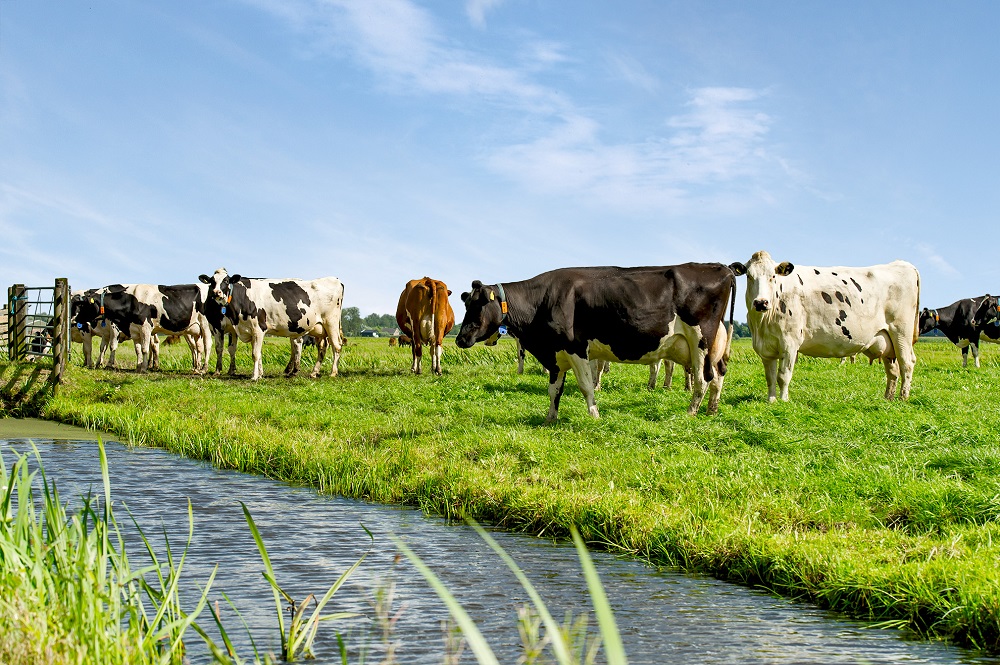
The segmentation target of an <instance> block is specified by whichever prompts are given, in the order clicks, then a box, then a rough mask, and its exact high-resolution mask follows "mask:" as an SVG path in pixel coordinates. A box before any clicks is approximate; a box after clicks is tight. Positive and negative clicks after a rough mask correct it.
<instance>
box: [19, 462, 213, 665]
mask: <svg viewBox="0 0 1000 665" xmlns="http://www.w3.org/2000/svg"><path fill="white" fill-rule="evenodd" d="M100 451H101V457H100V458H101V469H102V474H103V479H104V495H103V497H102V498H103V501H99V500H97V499H95V498H93V497H90V498H87V499H86V500H85V501H84V502H83V505H82V506H81V507H80V508H79V509H78V510H77V511H75V512H67V510H66V508H65V507H64V506H63V504H62V502H61V500H60V497H59V493H58V491H57V489H56V486H55V484H54V483H50V482H49V480H48V479H47V478H46V477H45V472H44V469H43V468H42V466H41V459H40V457H39V455H38V451H37V449H36V450H35V455H34V458H35V461H36V465H37V468H36V470H31V469H30V468H29V457H28V456H27V455H20V456H18V457H17V458H16V459H15V460H14V462H13V464H12V465H11V467H10V469H11V471H10V473H9V474H8V472H7V465H6V463H5V461H6V460H3V459H0V485H2V487H3V493H2V494H0V662H2V663H4V664H5V665H21V664H24V665H34V664H36V663H51V664H62V663H67V664H68V663H106V664H109V665H114V664H119V663H121V664H126V663H139V664H146V663H149V664H154V663H155V664H158V665H165V664H175V663H176V664H177V665H180V664H182V663H184V662H185V652H186V643H185V641H184V635H185V633H186V631H187V629H188V628H189V627H190V626H191V625H192V624H193V622H194V620H195V619H196V618H197V616H198V615H199V613H200V612H201V611H202V609H203V608H204V607H205V603H206V597H207V593H208V591H209V589H210V588H211V585H212V581H213V579H214V572H213V574H212V576H211V577H210V578H209V580H208V581H207V582H206V584H205V586H204V589H203V593H202V595H201V597H200V598H199V599H198V601H197V602H196V604H195V607H194V608H193V609H192V610H190V611H186V610H184V609H183V608H182V606H181V603H180V599H179V595H178V588H179V586H178V585H179V580H180V577H181V572H182V570H183V566H184V555H181V557H180V558H179V559H174V555H173V553H172V551H171V548H170V545H169V542H168V543H167V545H166V556H167V558H168V560H167V561H166V562H161V561H160V560H159V559H158V558H157V557H156V555H155V553H154V552H153V550H152V548H150V547H149V542H148V540H146V538H145V535H144V534H143V536H142V538H143V542H144V543H145V544H146V547H147V551H148V552H149V554H150V555H151V557H152V558H151V565H149V566H146V567H143V568H136V567H134V565H133V564H132V562H131V561H130V559H129V557H128V555H127V554H126V552H125V547H124V543H123V540H122V535H121V531H120V530H119V528H118V521H117V519H116V517H115V514H114V511H113V509H112V504H111V491H110V480H109V477H108V466H107V458H106V457H105V456H104V447H103V445H102V446H101V447H100ZM0 456H2V453H0ZM36 477H37V479H38V482H37V483H36ZM39 484H40V490H41V496H39V495H38V489H37V487H38V485H39ZM190 518H191V515H190V512H189V524H193V520H191V519H190ZM188 543H190V539H189V540H188ZM185 554H186V548H185Z"/></svg>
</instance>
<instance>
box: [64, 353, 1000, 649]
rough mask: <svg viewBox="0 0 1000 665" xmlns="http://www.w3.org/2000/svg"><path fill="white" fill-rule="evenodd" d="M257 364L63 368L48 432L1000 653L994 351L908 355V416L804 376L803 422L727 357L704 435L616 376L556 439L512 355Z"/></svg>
mask: <svg viewBox="0 0 1000 665" xmlns="http://www.w3.org/2000/svg"><path fill="white" fill-rule="evenodd" d="M128 350H129V349H123V352H122V353H121V354H120V358H121V359H125V360H129V356H130V355H131V354H130V353H125V352H124V351H128ZM244 350H245V347H244ZM266 350H267V353H266V354H265V371H266V372H267V375H268V377H267V378H265V379H264V380H262V381H260V382H258V383H256V384H251V383H250V382H249V381H248V380H246V378H245V376H244V377H243V378H239V379H235V380H234V379H228V378H219V379H216V378H198V377H192V376H190V375H188V374H186V373H185V372H186V369H187V367H189V360H188V357H187V353H188V352H187V349H186V348H180V347H178V346H174V347H169V348H168V347H165V348H164V350H163V353H164V355H165V359H164V363H163V364H164V368H165V371H164V372H161V373H157V374H150V375H147V376H136V375H134V374H132V373H129V372H109V371H87V370H85V369H82V368H80V367H77V366H74V367H72V368H71V369H70V370H69V372H68V378H67V384H66V385H65V386H64V387H63V388H62V389H61V390H60V393H59V395H58V396H57V397H56V398H55V399H54V400H52V401H51V402H50V403H49V404H48V406H47V407H46V411H45V416H46V417H48V418H52V419H56V420H60V421H63V422H68V423H73V424H78V425H85V426H88V427H93V428H98V429H103V430H107V431H110V432H114V433H116V434H118V435H119V436H121V437H122V438H123V439H124V440H127V441H130V442H133V443H137V444H146V445H160V446H164V447H167V448H170V449H172V450H175V451H177V452H181V453H183V454H185V455H188V456H192V457H196V458H201V459H206V460H211V461H212V462H213V463H215V464H217V465H219V466H223V467H227V468H236V469H242V470H245V471H249V472H252V473H258V474H264V475H267V476H270V477H273V478H281V479H285V480H290V481H293V482H299V483H304V484H310V485H313V486H315V487H317V488H319V489H320V490H322V491H325V492H331V493H340V494H345V495H348V496H355V497H363V498H367V499H371V500H375V501H379V502H386V503H409V504H416V505H419V506H421V507H423V508H424V509H425V510H428V511H432V512H437V513H443V514H450V515H455V514H465V515H471V516H475V517H477V518H479V519H486V520H491V521H493V522H496V523H499V524H501V525H504V526H506V527H508V528H511V529H517V530H524V531H529V532H534V533H545V534H550V535H551V534H556V535H566V534H568V533H569V527H570V525H571V524H575V525H577V526H578V528H579V529H580V531H581V533H582V534H583V536H584V538H586V539H587V540H588V541H591V542H593V543H597V544H600V545H601V546H604V547H606V548H608V549H611V550H615V551H623V552H627V553H630V554H633V555H635V556H638V557H643V558H646V559H649V560H650V561H653V562H655V563H659V564H667V565H676V566H680V567H682V568H684V569H686V570H695V571H701V572H708V573H711V574H713V575H716V576H718V577H721V578H725V579H730V580H734V581H738V582H741V583H744V584H749V585H761V586H764V587H766V588H768V589H772V590H774V591H776V592H778V593H781V594H785V595H788V596H792V597H796V598H802V599H806V600H810V601H812V602H815V603H817V604H819V605H821V606H824V607H830V608H834V609H837V610H841V611H844V612H847V613H849V614H851V615H854V616H857V617H861V618H866V619H874V620H877V621H883V622H887V623H888V624H890V625H899V626H903V627H908V628H910V629H912V630H914V631H916V632H918V633H920V634H924V635H934V636H946V637H950V638H953V639H955V640H956V641H958V642H960V643H963V644H967V645H971V646H978V647H983V648H987V649H991V650H997V649H998V648H1000V568H998V564H997V561H998V560H1000V528H998V525H997V517H998V515H1000V446H998V443H1000V416H998V413H997V404H998V403H1000V399H998V397H1000V362H998V356H1000V354H998V353H997V350H996V348H995V347H989V348H987V349H986V350H985V352H984V354H983V355H984V359H983V367H982V368H981V369H979V370H975V369H962V368H961V360H960V356H959V354H958V352H957V351H955V349H954V348H953V347H951V346H950V345H949V344H947V343H940V342H921V343H920V344H919V345H918V346H917V353H918V359H919V364H918V367H917V373H916V377H915V381H914V392H913V397H912V398H911V400H910V401H909V402H907V403H902V404H900V403H888V402H885V401H884V400H883V399H882V398H881V395H882V392H883V391H884V381H885V378H884V373H883V371H882V368H881V367H880V366H878V365H876V366H868V364H867V363H866V362H865V363H858V364H857V365H843V366H841V365H839V364H838V363H837V361H833V360H818V359H808V358H803V359H802V360H801V361H800V363H799V366H798V368H797V369H796V376H795V379H794V381H793V383H792V389H791V391H792V400H793V401H792V402H790V403H788V404H783V403H779V404H767V402H766V401H765V400H764V399H763V398H762V396H763V395H764V394H765V392H766V389H765V385H764V378H763V371H762V369H761V365H760V362H759V360H758V359H757V357H756V356H755V355H754V353H753V351H752V349H751V348H750V346H749V344H748V343H747V342H742V341H741V342H738V343H737V344H736V346H735V348H734V358H733V362H732V363H731V366H730V367H731V370H730V374H729V376H728V377H727V382H726V388H725V391H724V393H723V399H722V405H721V407H720V412H719V415H718V417H714V418H708V417H705V416H699V417H697V418H694V419H692V418H689V417H687V416H686V415H684V409H685V406H686V404H687V401H688V398H687V395H686V394H684V393H683V392H682V391H680V390H677V389H676V388H675V390H673V391H670V392H665V391H662V390H658V391H657V392H655V393H650V392H649V391H647V390H646V389H645V382H646V378H647V373H646V371H645V369H644V368H639V367H627V366H622V365H616V366H614V367H613V369H612V371H611V373H610V374H608V375H607V376H606V377H605V382H604V389H603V390H602V392H601V393H599V395H598V404H599V406H600V408H601V413H602V418H601V419H600V420H593V419H590V418H589V417H588V416H587V415H586V411H585V409H584V405H583V400H582V398H581V397H580V395H579V392H578V391H577V390H576V388H575V386H574V387H569V388H568V389H567V391H566V394H565V395H564V397H563V402H562V409H561V411H560V415H561V418H560V420H559V422H558V423H556V424H555V425H554V426H550V427H546V426H543V425H542V420H543V418H544V416H545V413H546V409H547V399H548V398H547V394H546V385H547V381H546V377H545V376H543V374H542V373H541V369H540V367H539V366H538V365H537V364H536V363H534V362H533V361H529V363H528V365H527V368H526V371H525V374H524V375H523V376H518V375H517V374H515V372H514V367H515V359H514V352H513V347H512V345H510V344H507V345H503V344H502V345H501V346H500V347H498V348H496V349H488V348H485V347H481V346H477V347H475V348H473V349H470V350H468V351H461V350H458V349H456V348H455V347H454V346H449V347H448V348H447V350H446V353H445V361H444V364H445V375H444V376H443V377H433V376H420V377H415V376H411V375H410V374H409V371H408V367H409V351H408V350H406V349H390V348H388V346H387V345H386V342H385V340H381V339H376V340H351V344H349V345H348V347H347V349H346V352H345V356H344V358H343V360H342V364H341V370H342V375H341V376H340V377H337V378H335V379H330V378H328V377H324V378H322V379H319V380H312V379H308V378H296V379H291V380H288V379H284V378H281V377H280V371H281V369H282V368H283V367H284V364H285V362H286V360H287V353H288V347H287V344H278V343H275V344H269V345H268V347H267V349H266ZM244 353H245V351H244V352H241V355H240V356H239V362H240V363H241V365H240V366H241V368H242V369H243V371H244V372H246V371H247V370H248V369H249V366H250V365H249V358H248V357H247V356H246V355H244ZM307 354H308V351H307ZM303 364H304V366H305V365H306V364H305V363H303ZM569 383H571V381H570V382H568V383H567V385H569ZM677 383H682V382H680V381H677V382H675V385H677ZM235 498H237V497H234V500H235ZM994 540H996V541H997V544H996V545H994Z"/></svg>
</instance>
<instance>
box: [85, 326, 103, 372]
mask: <svg viewBox="0 0 1000 665" xmlns="http://www.w3.org/2000/svg"><path fill="white" fill-rule="evenodd" d="M83 364H84V366H85V367H87V368H88V369H94V333H83ZM98 364H100V362H98Z"/></svg>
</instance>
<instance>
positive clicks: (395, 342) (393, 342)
mask: <svg viewBox="0 0 1000 665" xmlns="http://www.w3.org/2000/svg"><path fill="white" fill-rule="evenodd" d="M389 346H399V339H397V338H396V337H390V338H389Z"/></svg>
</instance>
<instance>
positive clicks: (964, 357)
mask: <svg viewBox="0 0 1000 665" xmlns="http://www.w3.org/2000/svg"><path fill="white" fill-rule="evenodd" d="M968 366H969V347H967V346H963V347H962V367H968Z"/></svg>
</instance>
